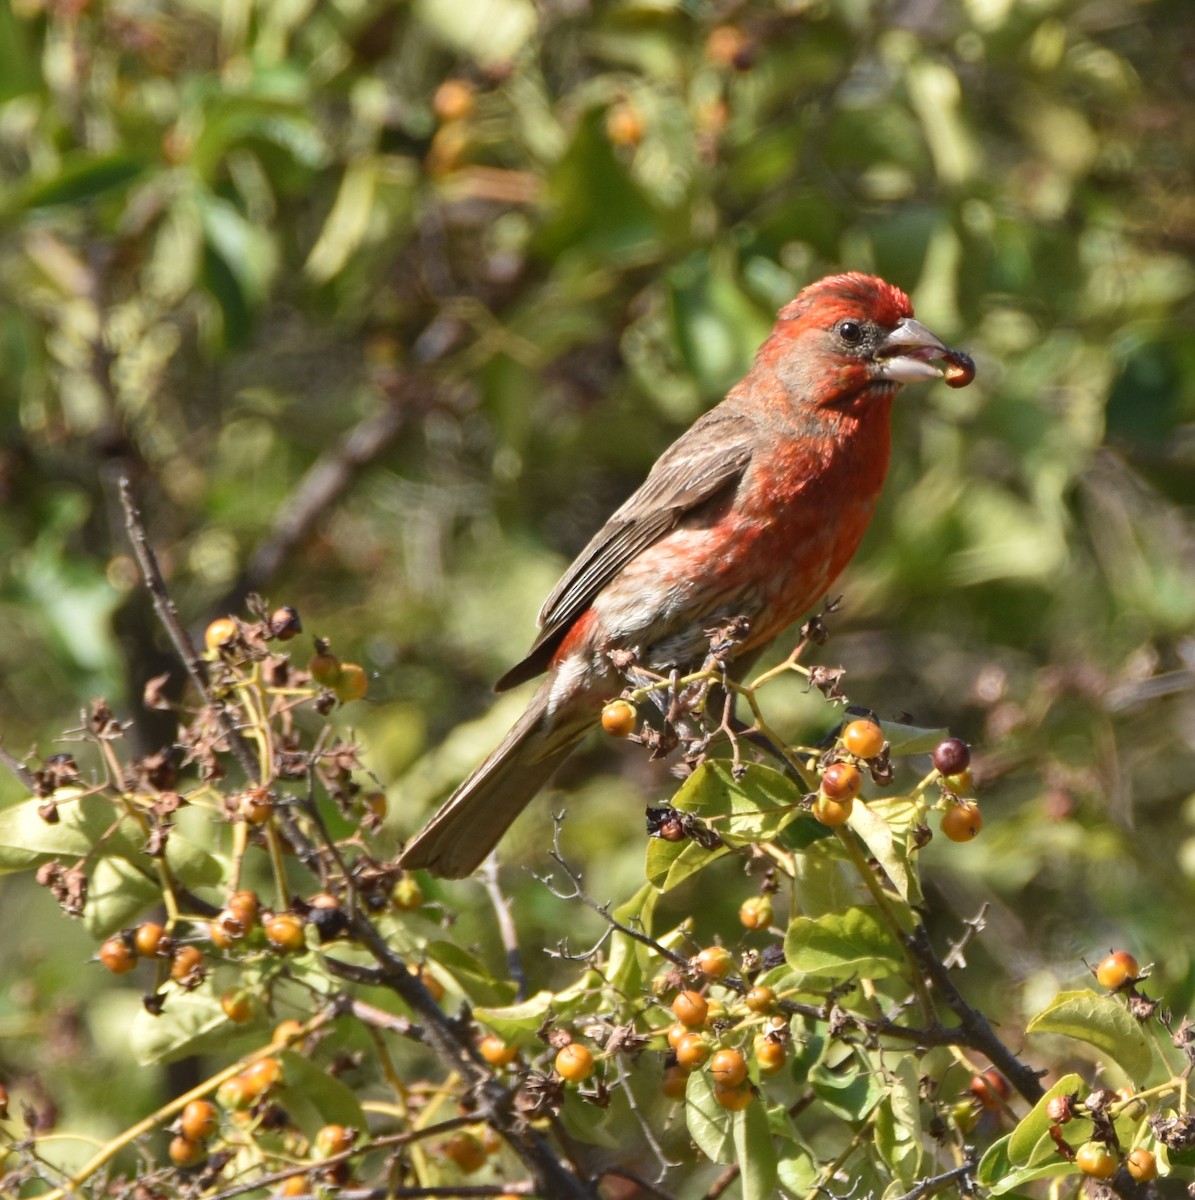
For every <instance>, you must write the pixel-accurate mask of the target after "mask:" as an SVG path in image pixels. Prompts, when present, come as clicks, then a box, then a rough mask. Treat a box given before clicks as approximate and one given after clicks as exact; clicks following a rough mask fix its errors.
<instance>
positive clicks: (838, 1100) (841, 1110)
mask: <svg viewBox="0 0 1195 1200" xmlns="http://www.w3.org/2000/svg"><path fill="white" fill-rule="evenodd" d="M809 1084H810V1086H811V1087H812V1088H813V1090H814V1092H815V1093H816V1094H817V1096H818V1099H820V1100H821V1102H822V1103H823V1104H824V1105H825V1106H826V1107H827V1108H828V1109H830V1111H831V1112H833V1113H835V1114H837V1115H838V1116H840V1117H842V1118H843V1119H844V1120H847V1121H858V1120H861V1119H862V1118H863V1117H865V1116H867V1114H868V1113H869V1112H871V1110H872V1109H873V1108H875V1106H876V1105H877V1104H878V1103H879V1102H880V1100H881V1099H882V1098H883V1095H884V1089H883V1086H882V1084H881V1082H880V1081H879V1080H878V1079H877V1078H876V1075H875V1073H874V1072H873V1071H872V1070H871V1069H870V1068H867V1067H861V1066H860V1064H859V1063H858V1061H857V1060H856V1061H852V1062H849V1063H848V1064H846V1065H845V1067H844V1066H843V1065H839V1066H837V1067H830V1066H828V1065H827V1064H825V1063H824V1062H823V1063H818V1065H817V1066H816V1067H814V1068H813V1070H811V1071H810V1072H809Z"/></svg>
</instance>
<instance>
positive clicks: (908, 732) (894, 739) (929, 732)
mask: <svg viewBox="0 0 1195 1200" xmlns="http://www.w3.org/2000/svg"><path fill="white" fill-rule="evenodd" d="M880 728H881V729H883V731H884V737H885V738H886V739H887V740H888V753H889V754H890V755H892V757H893V758H901V757H903V756H905V755H908V754H928V753H929V752H930V751H931V750H932V749H933V748H934V747H935V746H936V745H937V744H938V743H939V742H940V741H942V739H943V738H947V737H949V736H950V731H949V730H948V729H925V728H922V727H921V726H919V725H902V724H901V723H900V722H899V721H881V722H880Z"/></svg>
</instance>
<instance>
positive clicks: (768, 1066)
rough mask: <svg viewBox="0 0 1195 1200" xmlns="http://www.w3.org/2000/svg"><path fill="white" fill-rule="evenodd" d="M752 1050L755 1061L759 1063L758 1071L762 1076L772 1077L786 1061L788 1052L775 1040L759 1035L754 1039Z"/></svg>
mask: <svg viewBox="0 0 1195 1200" xmlns="http://www.w3.org/2000/svg"><path fill="white" fill-rule="evenodd" d="M753 1048H754V1050H755V1061H756V1062H757V1063H759V1069H760V1071H761V1072H762V1073H763V1074H764V1075H774V1074H775V1073H776V1072H777V1071H779V1070H780V1068H781V1067H783V1066H784V1064H785V1062H786V1061H787V1059H788V1051H787V1050H786V1049H785V1048H784V1043H783V1042H781V1041H777V1040H776V1038H770V1037H766V1036H764V1035H763V1034H760V1036H759V1037H757V1038H756V1039H755V1045H754V1047H753Z"/></svg>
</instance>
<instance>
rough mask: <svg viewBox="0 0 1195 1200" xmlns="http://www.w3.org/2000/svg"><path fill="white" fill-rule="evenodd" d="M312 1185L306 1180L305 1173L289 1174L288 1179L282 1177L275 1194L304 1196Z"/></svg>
mask: <svg viewBox="0 0 1195 1200" xmlns="http://www.w3.org/2000/svg"><path fill="white" fill-rule="evenodd" d="M312 1190H313V1189H312V1185H311V1184H310V1183H309V1182H308V1181H307V1176H306V1175H305V1174H300V1175H291V1176H290V1177H289V1178H288V1179H284V1180H283V1181H282V1183H281V1184H280V1185H279V1188H278V1191H277V1192H276V1193H275V1195H278V1196H306V1195H308V1194H310V1192H311V1191H312Z"/></svg>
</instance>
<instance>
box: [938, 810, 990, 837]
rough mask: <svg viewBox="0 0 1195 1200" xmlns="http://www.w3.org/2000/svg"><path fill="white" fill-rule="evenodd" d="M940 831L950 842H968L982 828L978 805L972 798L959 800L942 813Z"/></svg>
mask: <svg viewBox="0 0 1195 1200" xmlns="http://www.w3.org/2000/svg"><path fill="white" fill-rule="evenodd" d="M940 828H941V830H942V832H943V833H944V834H945V835H946V837H948V838H949V839H950V840H951V841H952V842H969V841H971V839H972V838H974V837H977V836H978V834H979V831H980V830H981V829H982V828H983V817H982V815H981V814H980V811H979V805H978V804H976V803H975V802H974V801H973V800H960V801H959V802H958V803H957V804H952V805H951V806H950V807H949V808H948V809H947V810H946V811H945V812H944V813H943V814H942V824H941V826H940Z"/></svg>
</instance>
